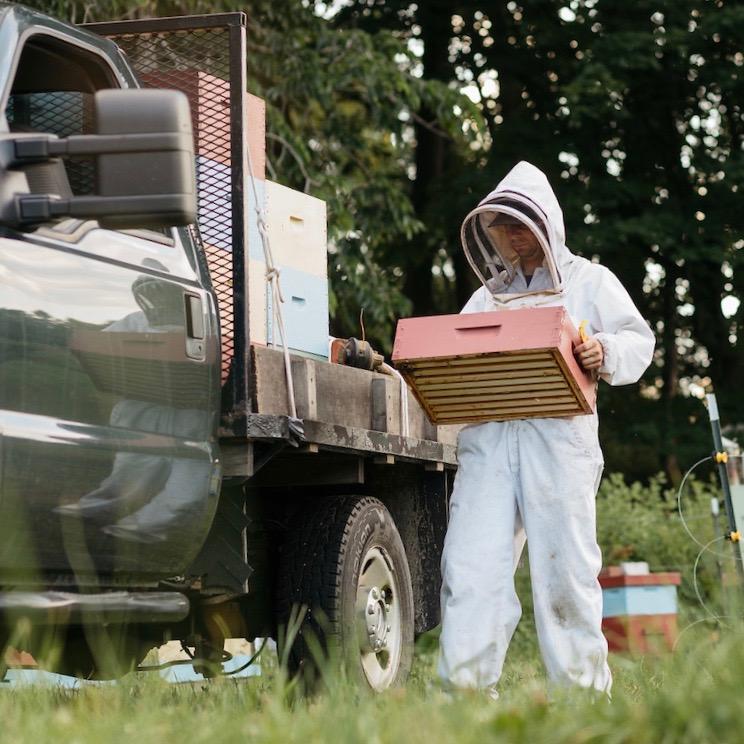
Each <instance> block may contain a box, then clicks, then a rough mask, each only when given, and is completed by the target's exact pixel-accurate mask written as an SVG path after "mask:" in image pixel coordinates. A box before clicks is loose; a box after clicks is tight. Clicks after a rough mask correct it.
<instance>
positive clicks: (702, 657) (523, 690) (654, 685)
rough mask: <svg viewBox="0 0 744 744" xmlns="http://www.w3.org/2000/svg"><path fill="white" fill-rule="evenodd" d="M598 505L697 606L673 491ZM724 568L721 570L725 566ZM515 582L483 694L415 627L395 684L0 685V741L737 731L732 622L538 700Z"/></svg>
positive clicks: (740, 666)
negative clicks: (585, 686) (410, 664)
mask: <svg viewBox="0 0 744 744" xmlns="http://www.w3.org/2000/svg"><path fill="white" fill-rule="evenodd" d="M685 499H686V502H685V508H686V514H688V515H689V518H690V523H691V524H692V525H694V526H695V528H696V531H697V532H698V534H699V537H700V538H701V539H703V540H707V539H709V533H711V527H710V517H709V515H708V514H707V509H708V505H709V492H708V491H707V490H706V488H705V487H704V486H703V485H700V484H698V485H693V486H691V489H690V492H689V493H688V494H686V496H685ZM598 514H599V525H600V527H599V538H600V542H601V543H602V547H603V550H604V554H605V556H606V558H608V561H607V562H613V561H617V560H647V561H649V562H650V563H651V568H652V570H670V569H671V570H674V569H679V570H682V572H683V577H682V578H683V583H682V586H681V587H680V589H681V593H680V594H681V599H682V604H681V616H680V627H682V628H684V627H685V626H687V625H688V623H691V622H693V621H695V620H698V619H700V618H701V617H703V614H702V612H701V610H700V607H699V606H698V605H697V603H696V601H695V600H694V593H693V591H692V573H691V566H692V563H693V561H694V559H695V556H696V555H697V551H698V548H697V547H696V546H695V545H694V543H692V541H690V540H689V538H688V537H687V536H686V535H685V534H684V533H683V532H682V530H681V528H680V525H679V522H678V517H677V514H676V504H675V501H674V494H673V492H671V491H669V492H667V491H666V490H665V488H664V484H663V482H662V481H659V480H656V481H654V482H652V484H651V485H650V486H648V487H640V486H638V485H637V484H633V485H628V486H626V485H625V484H624V483H623V482H622V481H621V479H619V478H614V477H612V476H611V477H609V478H607V479H605V482H604V483H603V487H602V490H601V491H600V496H599V499H598ZM729 563H730V561H729ZM725 568H727V570H728V571H729V573H732V569H731V567H730V565H728V566H725ZM698 578H699V581H700V586H701V591H702V592H703V595H704V597H705V600H706V602H708V603H709V605H710V606H711V607H712V608H714V610H716V611H719V612H721V613H722V614H726V613H727V612H728V613H729V614H736V615H739V616H742V615H743V614H744V613H742V612H739V611H738V609H737V608H732V606H731V604H732V603H731V602H728V603H724V602H722V601H721V598H720V597H719V596H718V592H717V584H718V580H717V575H716V570H715V561H714V559H713V557H712V556H711V555H708V556H707V557H706V559H705V561H704V562H703V563H701V566H700V571H699V576H698ZM518 587H519V593H520V596H521V598H522V603H523V606H524V617H523V620H522V623H521V624H520V626H519V628H518V630H517V633H516V635H515V637H514V639H513V641H512V645H511V648H510V651H509V656H508V657H507V664H506V667H505V670H504V675H503V678H502V682H501V685H500V690H501V699H500V700H498V701H497V702H494V701H492V700H490V699H488V698H486V697H485V696H483V695H480V694H478V693H470V694H462V695H459V696H457V697H455V698H454V699H450V698H448V697H447V696H445V695H444V694H443V693H442V692H441V690H440V689H439V687H438V684H437V681H436V678H435V674H434V667H435V662H436V651H437V638H436V635H435V634H428V635H426V636H424V637H423V638H421V639H420V640H419V643H418V647H417V654H416V659H415V665H414V669H413V673H412V675H411V679H410V681H409V683H408V685H407V686H406V687H405V688H404V689H399V690H391V691H389V692H387V693H385V694H383V695H380V696H373V695H371V694H362V693H360V692H359V691H358V690H355V689H354V688H352V687H351V686H349V685H347V684H346V683H345V682H344V681H343V680H341V679H332V680H331V685H330V690H329V691H328V692H326V693H325V694H323V695H320V696H318V697H315V698H312V699H300V700H297V699H294V700H293V696H292V695H289V694H287V688H286V684H285V680H284V678H283V675H282V672H281V670H280V669H279V668H278V667H277V665H276V663H275V662H274V663H272V659H271V657H268V658H265V659H263V660H262V662H263V667H264V672H265V673H264V676H263V677H261V678H252V679H248V680H242V681H238V680H230V679H218V680H215V681H212V682H210V683H202V684H196V685H180V686H174V685H168V684H167V683H165V682H163V681H162V680H160V679H159V678H158V677H157V676H155V675H130V676H128V677H125V678H124V679H123V680H122V681H121V682H120V683H119V684H117V685H115V686H106V687H86V688H83V689H82V690H80V691H78V692H69V691H64V690H54V689H42V688H32V689H29V688H15V689H10V688H5V689H0V721H2V725H0V742H6V741H7V742H13V743H14V744H15V743H16V742H33V743H34V744H41V743H44V742H47V741H55V742H60V743H61V744H62V743H66V742H70V743H73V742H75V743H76V744H87V742H96V744H98V743H99V742H112V743H115V742H126V743H127V744H148V743H149V742H158V743H160V742H166V741H183V742H188V743H189V744H192V743H193V744H197V743H199V742H209V743H210V744H213V743H214V742H233V741H234V742H246V741H250V742H276V743H277V744H279V743H281V744H285V743H289V744H291V743H292V742H302V744H310V743H313V742H324V743H325V742H333V743H334V744H335V743H336V742H342V743H345V742H374V743H375V744H386V743H387V742H390V743H391V744H438V742H457V743H458V744H459V743H461V742H462V743H463V744H465V743H469V742H473V744H475V743H478V744H480V743H481V742H490V741H494V742H508V743H509V744H512V743H514V744H519V743H520V742H525V743H527V742H529V744H541V743H542V742H548V743H549V742H575V743H576V744H579V743H581V744H589V743H591V742H602V743H604V742H609V743H612V742H632V743H633V744H635V743H636V742H637V743H639V744H645V743H646V742H648V743H649V744H666V743H668V744H679V743H685V742H691V743H694V744H701V743H703V742H715V743H716V744H719V743H720V742H729V741H730V742H740V741H744V704H742V697H743V692H744V625H738V624H734V625H730V626H728V627H725V626H723V625H722V626H720V627H717V626H716V625H715V624H714V623H713V622H708V621H705V622H699V623H698V624H695V625H692V626H691V627H689V629H688V630H685V631H684V633H683V634H682V635H681V637H680V640H679V643H678V646H677V649H676V651H675V653H674V654H668V655H666V656H662V657H646V658H627V657H622V656H617V655H613V656H611V657H610V665H611V667H612V670H613V675H614V680H615V682H614V687H613V699H612V702H611V703H609V702H607V701H605V700H601V699H600V700H596V699H592V697H591V696H589V695H588V694H586V693H582V692H581V691H569V692H567V693H566V694H565V695H562V696H557V697H556V696H553V697H552V698H551V699H549V698H548V695H547V692H546V685H545V680H544V674H543V670H542V665H541V662H540V659H539V654H538V651H537V644H536V640H535V632H534V624H533V623H532V620H531V604H532V603H531V598H530V596H529V577H528V568H527V567H526V566H525V567H524V568H522V569H520V571H519V572H518ZM724 606H726V607H727V609H724ZM723 622H727V621H726V620H724V621H723Z"/></svg>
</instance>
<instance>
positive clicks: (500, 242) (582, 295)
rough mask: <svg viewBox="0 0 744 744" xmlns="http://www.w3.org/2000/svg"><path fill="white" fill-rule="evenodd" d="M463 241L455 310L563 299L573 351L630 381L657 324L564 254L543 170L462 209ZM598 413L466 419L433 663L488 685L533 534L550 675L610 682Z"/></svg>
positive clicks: (559, 218)
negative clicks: (466, 285)
mask: <svg viewBox="0 0 744 744" xmlns="http://www.w3.org/2000/svg"><path fill="white" fill-rule="evenodd" d="M461 239H462V245H463V248H464V250H465V253H466V255H467V258H468V261H469V263H470V265H471V267H472V268H473V270H474V271H475V272H476V274H477V275H478V277H479V278H480V280H481V282H482V284H483V286H482V287H480V288H479V289H478V290H477V291H476V292H475V293H474V294H473V296H472V297H471V298H470V300H469V301H468V303H467V304H466V305H465V307H464V308H463V310H462V312H463V313H476V312H486V311H489V310H509V309H512V308H524V307H534V306H549V305H563V306H564V307H565V308H566V310H567V312H568V314H569V316H570V317H571V319H572V320H573V322H574V324H575V325H576V326H578V325H579V324H580V323H581V322H582V321H586V326H585V328H586V332H587V334H588V339H587V340H586V342H584V343H581V344H580V345H578V346H576V348H575V349H574V353H575V355H576V357H577V359H578V360H579V362H580V364H581V365H582V366H583V367H584V369H586V370H596V371H597V373H598V374H599V377H600V378H601V379H602V380H605V381H606V382H608V383H610V384H611V385H627V384H629V383H633V382H636V381H637V380H638V379H639V377H640V376H641V374H642V373H643V371H644V370H645V369H646V368H647V367H648V365H649V364H650V362H651V358H652V354H653V350H654V334H653V333H652V332H651V330H650V328H649V327H648V325H647V323H646V322H645V321H644V319H643V318H642V317H641V315H640V313H639V312H638V310H637V309H636V307H635V305H634V304H633V301H632V300H631V298H630V296H629V295H628V293H627V292H626V291H625V289H624V288H623V286H622V285H621V284H620V282H619V281H618V279H617V277H615V275H614V274H613V273H612V272H611V271H610V270H609V269H607V268H605V267H604V266H601V265H600V264H597V263H592V262H591V261H588V260H586V259H584V258H581V257H579V256H575V255H573V254H572V253H571V252H570V251H569V250H568V248H567V247H566V243H565V228H564V225H563V214H562V212H561V208H560V206H559V204H558V200H557V199H556V197H555V194H554V193H553V190H552V189H551V187H550V184H549V183H548V180H547V178H546V177H545V174H544V173H542V171H540V170H539V169H538V168H536V167H535V166H533V165H531V164H530V163H526V162H521V163H519V164H518V165H516V166H515V167H514V168H513V169H512V170H511V171H510V172H509V173H508V175H507V176H506V177H505V178H504V179H503V180H502V181H501V183H499V185H498V186H497V187H496V189H495V190H494V191H493V192H491V193H490V194H489V195H488V196H487V197H486V198H485V199H484V200H483V201H482V202H481V203H480V204H479V205H478V206H477V207H476V208H475V209H474V210H473V211H472V212H470V214H468V215H467V217H466V218H465V220H464V222H463V225H462V230H461ZM597 423H598V422H597V415H596V413H594V414H593V415H585V416H575V417H573V418H529V419H518V420H511V421H501V422H488V423H484V424H477V425H471V426H467V427H466V428H465V429H463V430H462V432H461V433H460V436H459V440H458V461H459V469H458V472H457V477H456V479H455V485H454V490H453V493H452V499H451V504H450V520H449V527H448V530H447V537H446V540H445V545H444V553H443V556H442V576H443V584H442V596H441V599H442V635H441V651H440V659H439V674H440V676H441V677H442V679H443V681H444V683H445V685H446V686H448V687H455V688H456V687H470V688H483V689H486V690H488V691H489V692H492V693H495V691H496V685H497V683H498V681H499V677H500V676H501V670H502V667H503V664H504V657H505V655H506V650H507V647H508V645H509V641H510V640H511V637H512V634H513V633H514V630H515V628H516V626H517V623H518V622H519V618H520V616H521V606H520V603H519V599H518V597H517V594H516V592H515V589H514V569H515V567H516V563H517V561H518V560H519V556H520V555H521V553H522V548H523V547H524V542H525V539H526V540H527V543H528V551H529V562H530V576H531V579H532V596H533V600H534V607H535V622H536V625H537V634H538V639H539V644H540V651H541V653H542V657H543V660H544V662H545V666H546V669H547V673H548V679H549V682H550V683H551V684H552V685H557V686H568V685H579V686H581V687H586V688H594V689H596V690H599V691H602V692H606V693H609V691H610V686H611V683H612V678H611V675H610V670H609V668H608V666H607V643H606V641H605V639H604V636H603V635H602V631H601V623H602V591H601V589H600V586H599V583H598V581H597V574H598V573H599V570H600V568H601V565H602V556H601V553H600V550H599V546H598V545H597V538H596V518H595V497H596V493H597V488H598V486H599V481H600V477H601V474H602V468H603V465H604V463H603V459H602V452H601V450H600V447H599V441H598V438H597Z"/></svg>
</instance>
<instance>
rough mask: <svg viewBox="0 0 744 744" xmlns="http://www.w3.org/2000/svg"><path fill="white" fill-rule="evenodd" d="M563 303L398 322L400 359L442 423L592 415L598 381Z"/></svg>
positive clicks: (421, 398)
mask: <svg viewBox="0 0 744 744" xmlns="http://www.w3.org/2000/svg"><path fill="white" fill-rule="evenodd" d="M577 343H579V334H578V331H577V330H576V328H575V327H574V325H573V323H572V322H571V319H570V318H569V316H568V313H567V312H566V310H565V308H563V307H544V308H527V309H522V310H504V311H494V312H488V313H472V314H461V315H439V316H432V317H423V318H407V319H404V320H399V321H398V328H397V331H396V334H395V344H394V347H393V362H394V363H395V366H396V367H397V368H398V369H399V370H400V372H401V374H402V375H403V377H405V379H406V381H407V382H408V384H409V385H410V386H411V388H412V389H413V392H414V394H415V395H416V398H417V399H418V400H419V402H420V403H421V405H422V407H423V408H424V410H425V411H426V413H427V415H428V416H429V419H430V420H431V421H432V422H433V423H435V424H456V423H474V422H479V421H502V420H506V419H516V418H538V417H539V418H546V417H561V416H576V415H579V414H586V413H591V412H592V410H593V409H594V405H595V401H596V381H595V379H594V378H593V377H592V376H591V375H589V374H587V373H586V372H584V371H583V370H582V369H581V367H580V366H579V363H578V362H577V361H576V359H575V357H574V355H573V347H574V344H577Z"/></svg>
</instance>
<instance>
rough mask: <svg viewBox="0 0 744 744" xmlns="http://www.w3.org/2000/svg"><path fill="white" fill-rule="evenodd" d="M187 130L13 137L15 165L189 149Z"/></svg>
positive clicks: (189, 139)
mask: <svg viewBox="0 0 744 744" xmlns="http://www.w3.org/2000/svg"><path fill="white" fill-rule="evenodd" d="M191 142H192V139H191V134H189V133H188V132H179V133H172V132H163V133H155V134H152V133H147V134H80V135H74V136H72V137H67V138H64V139H59V138H57V137H48V136H39V137H28V136H26V137H24V138H23V139H17V140H15V143H14V144H15V164H18V165H21V164H23V163H29V162H34V161H40V160H48V159H50V158H56V157H60V156H65V155H66V156H81V155H109V154H112V153H127V152H132V153H134V152H162V151H164V150H165V151H168V150H188V149H189V147H190V146H191Z"/></svg>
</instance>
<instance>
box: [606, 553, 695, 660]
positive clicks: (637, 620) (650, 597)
mask: <svg viewBox="0 0 744 744" xmlns="http://www.w3.org/2000/svg"><path fill="white" fill-rule="evenodd" d="M629 565H630V566H634V565H637V564H629ZM641 566H643V567H645V570H644V569H643V568H642V569H641V570H640V571H639V570H637V569H634V570H632V571H629V572H626V570H624V569H623V568H621V567H619V566H610V567H609V568H606V569H604V570H603V571H602V573H601V574H600V575H599V583H600V585H601V586H602V602H603V611H602V630H603V632H604V634H605V637H606V638H607V644H608V646H609V649H610V651H630V652H633V653H642V654H643V653H648V652H659V651H663V650H664V649H666V650H669V651H671V650H672V649H673V647H674V643H675V641H676V640H677V586H678V585H679V582H680V575H679V573H676V572H669V573H649V572H648V567H647V565H646V564H641Z"/></svg>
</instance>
